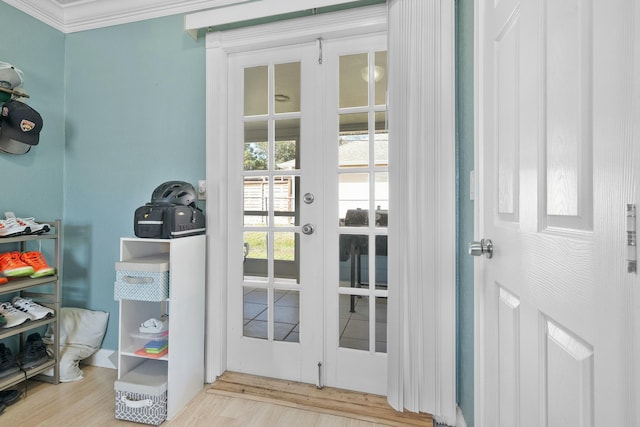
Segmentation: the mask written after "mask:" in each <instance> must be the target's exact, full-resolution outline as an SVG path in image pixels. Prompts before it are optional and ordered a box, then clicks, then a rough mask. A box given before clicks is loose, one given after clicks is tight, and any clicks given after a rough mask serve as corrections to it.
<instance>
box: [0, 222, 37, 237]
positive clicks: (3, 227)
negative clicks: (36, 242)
mask: <svg viewBox="0 0 640 427" xmlns="http://www.w3.org/2000/svg"><path fill="white" fill-rule="evenodd" d="M22 234H31V229H30V228H29V227H27V226H26V225H21V224H19V223H18V221H16V220H15V219H6V220H4V219H0V237H11V236H20V235H22Z"/></svg>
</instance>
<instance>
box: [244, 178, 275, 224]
mask: <svg viewBox="0 0 640 427" xmlns="http://www.w3.org/2000/svg"><path fill="white" fill-rule="evenodd" d="M243 194H244V197H243V201H244V205H243V209H244V225H245V226H246V227H265V226H267V225H269V215H268V210H269V177H266V176H245V177H244V185H243Z"/></svg>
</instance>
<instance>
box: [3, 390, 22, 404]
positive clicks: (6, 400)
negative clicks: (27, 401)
mask: <svg viewBox="0 0 640 427" xmlns="http://www.w3.org/2000/svg"><path fill="white" fill-rule="evenodd" d="M20 396H22V393H21V392H19V391H18V390H2V391H0V405H5V406H9V405H13V404H14V403H16V402H17V401H18V399H20Z"/></svg>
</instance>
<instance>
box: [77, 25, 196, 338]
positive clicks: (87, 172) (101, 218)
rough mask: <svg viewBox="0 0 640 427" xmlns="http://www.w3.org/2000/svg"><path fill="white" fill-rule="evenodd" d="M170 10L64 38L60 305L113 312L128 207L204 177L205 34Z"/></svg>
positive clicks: (113, 327)
mask: <svg viewBox="0 0 640 427" xmlns="http://www.w3.org/2000/svg"><path fill="white" fill-rule="evenodd" d="M183 27H184V23H183V16H181V15H175V16H170V17H165V18H158V19H152V20H148V21H142V22H137V23H132V24H126V25H119V26H114V27H108V28H104V29H97V30H91V31H84V32H79V33H73V34H68V35H67V36H66V52H65V64H66V71H65V81H66V102H65V111H66V117H67V120H66V148H65V158H66V167H65V193H66V199H65V205H64V210H65V216H64V219H65V224H66V227H65V232H66V234H65V239H66V240H65V248H66V251H65V266H64V267H65V272H64V303H65V305H71V306H83V305H86V306H87V307H90V308H92V309H96V310H105V311H109V312H110V313H112V315H111V318H110V320H109V326H108V330H107V335H106V337H105V340H104V343H103V347H105V348H112V349H115V348H117V337H118V334H117V325H118V319H117V313H118V305H117V303H116V302H115V301H114V300H113V282H114V279H115V272H114V262H115V261H117V260H118V256H119V239H120V237H121V236H133V235H134V233H133V214H134V211H135V209H136V208H137V207H139V206H141V205H143V204H144V203H146V202H149V201H150V198H151V193H152V192H153V190H154V188H155V187H156V186H158V185H159V184H161V183H162V182H165V181H169V180H182V181H187V182H191V183H193V184H194V185H197V182H198V179H204V178H205V156H204V154H205V49H204V41H203V40H199V41H198V42H196V41H194V40H193V39H191V38H190V37H189V36H188V35H187V34H186V33H185V32H184V30H183Z"/></svg>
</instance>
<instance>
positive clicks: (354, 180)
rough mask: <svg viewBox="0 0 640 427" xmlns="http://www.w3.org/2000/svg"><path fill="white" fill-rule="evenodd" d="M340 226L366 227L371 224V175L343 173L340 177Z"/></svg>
mask: <svg viewBox="0 0 640 427" xmlns="http://www.w3.org/2000/svg"><path fill="white" fill-rule="evenodd" d="M338 209H339V215H340V225H342V226H346V227H364V226H367V225H368V224H369V219H368V215H369V211H368V209H369V174H368V173H341V174H339V176H338Z"/></svg>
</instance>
